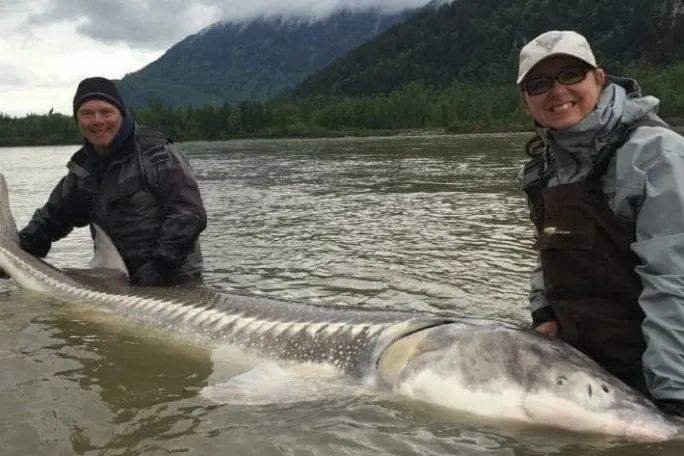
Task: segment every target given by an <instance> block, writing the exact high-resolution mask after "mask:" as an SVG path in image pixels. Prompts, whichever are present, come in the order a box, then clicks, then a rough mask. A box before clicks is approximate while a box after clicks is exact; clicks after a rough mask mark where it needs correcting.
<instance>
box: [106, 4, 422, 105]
mask: <svg viewBox="0 0 684 456" xmlns="http://www.w3.org/2000/svg"><path fill="white" fill-rule="evenodd" d="M411 14H413V11H412V10H406V11H403V12H400V13H392V14H387V13H383V12H381V11H379V10H373V9H370V10H364V11H349V10H343V11H340V12H337V13H335V14H332V15H331V16H329V17H327V18H325V19H321V20H308V19H292V18H285V17H262V18H257V19H254V20H251V21H247V22H239V23H236V22H221V23H216V24H213V25H211V26H209V27H207V28H206V29H204V30H202V31H201V32H199V33H197V34H195V35H191V36H189V37H187V38H185V39H183V40H182V41H180V42H179V43H177V44H176V45H174V46H173V47H171V48H170V49H169V50H168V51H167V52H166V53H165V54H164V55H163V56H161V57H160V58H159V59H158V60H156V61H154V62H152V63H150V64H149V65H147V66H145V67H144V68H142V69H141V70H139V71H136V72H134V73H130V74H127V75H126V76H125V77H124V78H123V79H122V80H121V81H119V85H120V89H121V92H122V94H123V96H124V99H125V100H126V101H127V103H129V104H130V105H131V106H133V107H142V106H146V105H147V104H148V103H149V102H150V101H156V100H161V101H163V102H165V103H168V104H171V105H193V106H200V105H205V104H213V105H217V104H221V103H224V102H229V103H236V102H241V101H247V100H250V101H257V100H265V99H267V98H270V97H273V96H274V95H276V94H278V93H280V92H281V91H282V90H283V89H286V88H290V87H294V86H296V85H297V84H298V83H300V82H301V81H303V80H304V79H305V78H306V77H307V76H309V75H311V74H313V73H314V72H315V71H317V70H319V69H321V68H323V67H324V66H326V65H327V64H329V63H330V62H332V61H333V60H335V59H336V58H338V57H339V56H341V55H343V54H345V53H346V52H347V51H349V50H350V49H353V48H355V47H356V46H358V45H359V44H361V43H363V42H365V41H367V40H369V39H370V38H372V37H374V36H376V35H378V34H379V33H381V32H382V31H384V30H386V29H387V28H389V27H391V26H392V25H394V24H396V23H397V22H399V21H401V20H404V19H406V18H407V17H409V16H410V15H411Z"/></svg>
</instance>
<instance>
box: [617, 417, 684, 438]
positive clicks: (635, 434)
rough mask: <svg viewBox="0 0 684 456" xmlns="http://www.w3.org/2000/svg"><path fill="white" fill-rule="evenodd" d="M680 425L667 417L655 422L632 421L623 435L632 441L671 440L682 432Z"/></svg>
mask: <svg viewBox="0 0 684 456" xmlns="http://www.w3.org/2000/svg"><path fill="white" fill-rule="evenodd" d="M682 425H684V421H683V422H682V423H681V424H677V423H675V422H674V421H673V420H671V419H669V418H663V421H662V422H657V423H643V422H642V423H632V424H630V425H629V426H627V430H626V432H625V436H626V437H627V439H628V440H630V441H632V442H643V443H658V442H665V441H667V440H672V439H673V438H674V437H676V436H677V435H681V434H682V430H683V428H682Z"/></svg>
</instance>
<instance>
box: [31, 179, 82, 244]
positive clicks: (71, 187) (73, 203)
mask: <svg viewBox="0 0 684 456" xmlns="http://www.w3.org/2000/svg"><path fill="white" fill-rule="evenodd" d="M76 184H77V183H76V177H75V176H73V175H72V174H67V175H66V176H65V177H64V178H62V180H61V181H59V183H58V184H57V186H55V188H54V189H53V190H52V193H51V194H50V197H49V198H48V201H47V203H45V205H44V206H43V207H41V208H40V209H38V210H36V212H35V213H34V214H33V217H32V218H31V220H30V221H29V223H28V224H27V225H26V227H24V228H23V229H22V230H21V231H20V232H19V241H20V243H21V247H22V249H24V250H25V251H26V252H28V253H30V254H32V255H34V256H38V257H44V256H45V255H47V254H48V252H49V251H50V247H51V246H52V243H53V242H55V241H57V240H59V239H62V238H63V237H65V236H66V235H67V234H69V233H70V232H71V230H72V229H73V227H74V226H85V225H86V224H87V223H88V215H87V209H86V208H85V207H83V206H82V205H81V204H79V198H78V186H77V185H76Z"/></svg>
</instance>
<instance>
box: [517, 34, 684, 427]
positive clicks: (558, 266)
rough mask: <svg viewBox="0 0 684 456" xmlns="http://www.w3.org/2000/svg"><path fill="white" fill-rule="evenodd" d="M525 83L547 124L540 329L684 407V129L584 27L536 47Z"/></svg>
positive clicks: (539, 225)
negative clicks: (614, 68)
mask: <svg viewBox="0 0 684 456" xmlns="http://www.w3.org/2000/svg"><path fill="white" fill-rule="evenodd" d="M517 84H518V85H519V87H520V90H521V96H522V100H523V103H524V105H525V108H526V110H527V112H528V114H529V115H530V116H531V117H532V118H533V119H534V120H535V125H536V131H537V137H536V139H535V140H533V141H531V142H530V143H529V144H528V153H529V154H530V155H531V156H532V157H533V158H532V160H531V161H530V162H529V163H528V164H527V165H526V166H525V168H524V170H523V182H524V189H525V192H526V193H527V197H528V203H529V205H530V209H531V217H532V220H533V222H534V224H535V227H536V229H537V234H538V236H537V242H536V245H535V247H536V248H537V249H538V250H539V259H540V261H539V264H538V265H537V267H536V268H535V269H534V270H533V272H532V281H531V283H532V288H531V292H530V307H531V310H532V319H533V323H534V326H535V328H536V329H537V331H539V332H540V333H542V334H544V335H547V336H549V337H560V338H562V339H564V340H565V341H567V342H568V343H570V344H572V345H573V346H575V347H576V348H578V349H579V350H581V351H583V352H585V353H586V354H587V355H589V356H590V357H592V358H593V359H595V360H596V361H597V362H598V363H599V364H601V365H602V366H603V367H605V368H606V369H608V370H609V371H611V372H612V373H613V374H614V375H616V376H617V377H619V378H621V379H622V380H623V381H625V382H626V383H628V384H630V385H632V386H634V387H635V388H638V389H640V390H641V391H642V392H644V393H645V394H647V395H649V396H650V397H652V398H653V399H654V400H655V401H656V402H657V403H658V404H660V405H661V407H662V408H663V409H665V410H666V411H668V412H670V413H673V414H678V415H684V138H682V137H681V136H680V135H678V134H676V133H674V132H673V131H672V130H670V129H669V128H667V125H666V124H665V123H664V122H663V121H662V120H661V119H660V118H659V117H658V116H657V114H656V112H657V108H658V105H659V101H658V100H657V99H656V98H654V97H650V96H646V97H641V95H640V89H639V86H638V85H637V83H636V82H635V81H634V80H630V79H618V78H613V77H610V76H607V75H606V74H605V73H604V71H603V70H602V69H601V68H599V67H598V66H597V64H596V59H595V57H594V54H593V52H592V50H591V48H590V46H589V43H588V42H587V40H586V39H585V38H584V37H583V36H582V35H580V34H578V33H576V32H572V31H550V32H546V33H543V34H541V35H539V36H538V37H536V38H535V39H533V40H532V41H531V42H529V43H528V44H526V45H525V46H524V47H523V48H522V50H521V51H520V64H519V71H518V79H517Z"/></svg>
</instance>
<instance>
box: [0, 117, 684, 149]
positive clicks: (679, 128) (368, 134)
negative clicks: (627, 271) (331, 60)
mask: <svg viewBox="0 0 684 456" xmlns="http://www.w3.org/2000/svg"><path fill="white" fill-rule="evenodd" d="M678 120H679V119H678ZM497 127H499V128H493V127H490V128H488V127H484V126H482V127H478V128H474V129H468V128H463V129H458V128H445V127H442V128H406V129H384V130H352V129H349V130H330V131H329V134H325V135H278V134H270V135H241V136H233V137H230V138H217V139H203V138H187V139H185V138H184V139H180V140H178V141H174V142H178V143H183V142H195V141H197V142H201V141H204V142H220V141H244V140H279V139H302V140H304V139H335V138H382V137H388V138H389V137H396V136H405V137H411V136H415V137H421V136H457V135H475V136H477V135H493V134H521V135H522V134H526V133H527V134H530V135H532V134H534V130H532V129H530V128H529V126H525V127H522V126H520V125H517V126H511V128H508V129H506V128H501V125H497ZM671 128H672V130H674V131H676V132H677V133H679V134H680V135H684V125H671ZM172 139H173V138H172ZM80 145H81V144H79V143H73V142H64V143H50V144H42V143H33V144H30V143H26V144H12V145H4V144H0V148H14V147H48V146H73V147H80Z"/></svg>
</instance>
